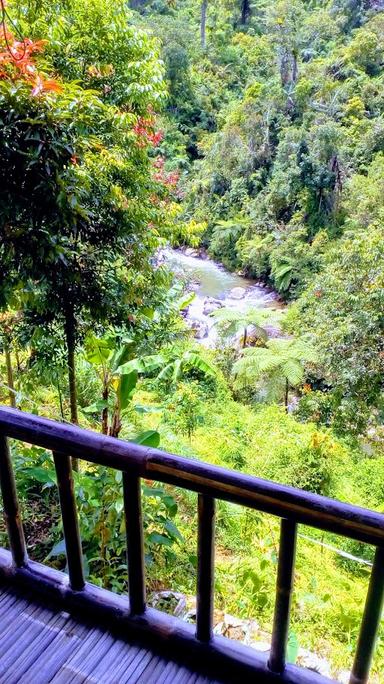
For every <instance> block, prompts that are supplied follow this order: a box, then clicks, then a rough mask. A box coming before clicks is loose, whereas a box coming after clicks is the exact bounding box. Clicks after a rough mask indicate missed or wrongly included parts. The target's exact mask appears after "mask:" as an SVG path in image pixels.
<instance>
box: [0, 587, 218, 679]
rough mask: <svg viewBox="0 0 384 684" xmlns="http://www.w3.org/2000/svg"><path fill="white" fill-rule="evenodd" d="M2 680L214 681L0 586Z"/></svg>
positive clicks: (23, 593)
mask: <svg viewBox="0 0 384 684" xmlns="http://www.w3.org/2000/svg"><path fill="white" fill-rule="evenodd" d="M0 682H1V684H5V683H6V684H48V682H52V684H126V683H128V682H129V684H135V683H136V682H140V684H219V682H218V681H216V680H212V679H209V678H207V677H204V676H202V675H199V674H196V673H193V672H192V671H191V670H189V669H187V668H186V667H182V666H181V665H178V664H177V663H176V662H172V661H169V660H165V659H164V658H162V657H160V656H159V655H157V654H156V653H155V652H153V651H151V650H148V649H146V648H142V647H140V646H138V645H137V644H136V645H135V644H129V643H127V642H126V641H123V640H122V639H117V638H115V637H114V635H113V634H112V633H111V632H109V631H107V630H103V629H100V628H95V627H94V626H92V624H90V623H86V622H80V621H78V620H74V619H73V618H72V617H71V616H70V615H69V613H66V612H63V611H60V610H57V609H55V607H54V606H53V605H49V604H48V605H47V604H46V602H44V604H43V603H42V602H40V601H39V600H37V599H36V598H35V597H32V596H31V595H30V594H28V593H26V592H23V591H20V590H19V589H17V590H16V589H15V588H11V587H8V586H2V587H0Z"/></svg>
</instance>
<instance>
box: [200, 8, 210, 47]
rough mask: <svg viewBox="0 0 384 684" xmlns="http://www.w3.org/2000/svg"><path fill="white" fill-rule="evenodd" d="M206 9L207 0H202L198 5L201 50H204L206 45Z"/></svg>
mask: <svg viewBox="0 0 384 684" xmlns="http://www.w3.org/2000/svg"><path fill="white" fill-rule="evenodd" d="M207 9H208V0H202V2H201V7H200V40H201V47H202V48H203V50H205V48H206V45H207V36H206V30H207Z"/></svg>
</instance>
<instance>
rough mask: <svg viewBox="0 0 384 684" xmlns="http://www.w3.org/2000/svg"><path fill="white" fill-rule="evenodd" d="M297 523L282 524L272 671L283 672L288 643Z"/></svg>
mask: <svg viewBox="0 0 384 684" xmlns="http://www.w3.org/2000/svg"><path fill="white" fill-rule="evenodd" d="M296 540H297V524H296V523H295V522H292V520H282V521H281V524H280V546H279V563H278V568H277V581H276V602H275V614H274V619H273V631H272V642H271V652H270V656H269V661H268V667H269V669H270V670H272V672H277V673H280V672H283V670H284V667H285V654H286V650H287V643H288V630H289V616H290V610H291V600H292V589H293V579H294V571H295V556H296Z"/></svg>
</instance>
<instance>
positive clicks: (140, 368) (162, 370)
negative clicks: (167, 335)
mask: <svg viewBox="0 0 384 684" xmlns="http://www.w3.org/2000/svg"><path fill="white" fill-rule="evenodd" d="M192 369H195V370H199V371H201V372H202V373H203V374H204V375H206V376H210V377H214V376H215V375H216V370H215V368H214V367H213V366H211V365H210V364H209V363H208V362H207V361H205V359H204V358H203V356H202V355H201V352H200V351H197V350H193V349H189V350H187V351H184V352H181V353H180V352H179V351H177V350H176V349H175V350H173V351H172V352H171V353H170V355H169V356H168V355H167V356H166V355H165V354H152V355H149V356H144V357H141V358H136V359H132V360H131V361H128V362H127V363H125V364H124V365H123V366H122V367H121V369H120V370H121V371H122V372H132V371H136V372H137V373H140V374H143V375H145V374H147V373H153V372H154V371H159V372H158V374H157V376H156V377H157V379H158V380H166V381H170V382H171V383H176V382H178V381H179V380H180V379H181V378H182V376H183V375H184V374H185V373H187V372H188V371H190V370H192Z"/></svg>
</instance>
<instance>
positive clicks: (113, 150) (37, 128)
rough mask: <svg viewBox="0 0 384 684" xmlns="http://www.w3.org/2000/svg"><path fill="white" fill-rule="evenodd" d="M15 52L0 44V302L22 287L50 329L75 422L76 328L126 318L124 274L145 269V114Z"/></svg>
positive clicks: (129, 295)
mask: <svg viewBox="0 0 384 684" xmlns="http://www.w3.org/2000/svg"><path fill="white" fill-rule="evenodd" d="M26 45H27V47H28V49H27V50H25V54H23V55H22V58H21V59H20V60H19V61H18V62H15V61H14V59H13V57H14V55H10V53H9V50H7V49H6V48H4V52H3V60H2V64H3V65H5V69H6V70H5V72H4V74H3V80H2V81H1V89H0V119H1V120H2V121H4V122H6V125H5V126H3V127H2V129H1V131H0V160H1V170H0V180H1V187H0V230H1V241H0V270H1V274H2V276H3V278H2V295H3V299H4V300H5V301H6V299H7V293H9V292H11V291H12V285H14V286H16V285H18V284H19V283H23V284H24V285H25V286H26V287H27V288H29V289H30V291H31V297H30V298H29V301H28V311H29V314H32V315H33V317H34V321H35V322H39V323H42V324H45V325H47V324H49V323H50V322H53V321H55V322H56V323H59V324H60V325H61V326H62V330H63V333H64V335H65V339H66V347H67V364H68V380H69V389H70V404H71V418H72V421H73V422H75V423H76V422H77V420H78V416H77V397H76V378H75V359H74V357H75V348H76V343H77V340H78V336H79V330H80V328H79V325H80V323H87V321H88V322H89V323H91V322H92V321H104V320H106V319H108V320H113V319H118V318H119V317H120V318H122V317H124V316H125V317H126V316H127V315H128V313H127V309H128V307H129V305H132V303H133V304H134V302H135V301H138V300H140V296H141V293H140V291H139V289H138V288H137V287H136V288H134V287H133V284H132V281H131V280H130V277H129V269H136V268H142V269H143V270H145V268H146V267H147V268H150V264H149V257H150V255H151V253H152V249H153V247H154V246H155V244H156V239H155V237H154V233H153V231H152V230H151V229H148V224H150V223H152V224H153V225H155V223H156V216H157V210H156V207H155V205H154V202H153V197H154V193H155V190H156V183H155V182H154V181H152V180H151V171H150V165H149V160H148V155H147V147H148V144H149V143H150V141H151V139H152V135H153V130H152V127H151V126H152V124H151V121H150V119H149V118H146V119H143V118H141V119H140V118H138V117H137V115H135V114H133V113H132V114H129V113H127V112H123V111H119V110H117V109H116V108H115V107H113V106H111V105H107V104H104V103H103V102H102V101H101V100H100V98H98V97H97V96H96V95H94V94H93V93H92V92H89V91H83V90H82V89H81V88H79V87H78V86H77V85H66V84H64V83H60V84H59V83H57V82H55V81H52V79H49V78H48V77H47V76H46V75H44V74H42V73H41V72H40V71H39V70H38V69H37V65H36V62H35V59H34V53H35V52H36V51H37V50H39V49H40V45H39V44H38V43H33V42H32V41H27V42H26ZM13 49H14V50H16V49H18V48H17V44H16V42H15V44H14V46H13ZM3 68H4V66H3ZM101 247H102V248H101Z"/></svg>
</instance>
